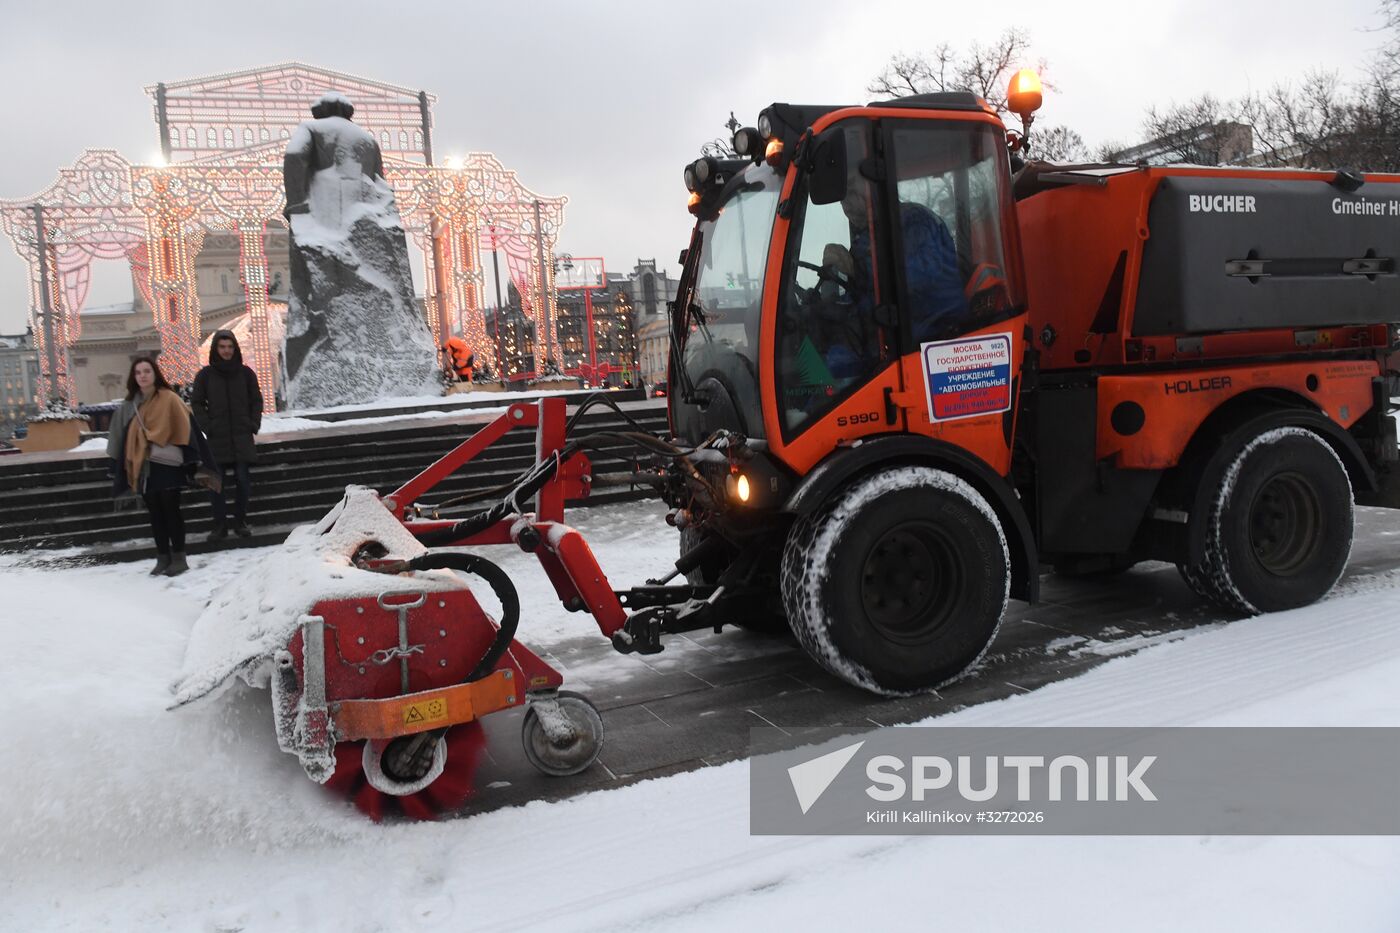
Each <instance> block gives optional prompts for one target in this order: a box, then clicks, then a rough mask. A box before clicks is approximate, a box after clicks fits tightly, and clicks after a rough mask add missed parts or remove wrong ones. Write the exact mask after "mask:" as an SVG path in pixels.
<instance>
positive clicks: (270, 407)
mask: <svg viewBox="0 0 1400 933" xmlns="http://www.w3.org/2000/svg"><path fill="white" fill-rule="evenodd" d="M266 229H267V227H266V224H265V223H264V221H263V220H262V218H242V219H240V220H239V221H238V278H239V280H240V281H241V282H242V283H243V294H244V298H245V303H246V306H247V308H248V327H249V332H250V338H251V344H252V346H251V347H249V351H250V352H251V354H252V368H253V372H254V374H256V375H257V377H258V389H259V390H260V391H261V392H262V397H263V411H264V412H273V411H276V410H277V389H276V382H275V380H274V379H273V368H274V364H273V359H274V357H273V354H272V343H271V340H270V339H269V337H268V327H267V254H266V252H265V250H264V248H263V235H264V233H265V232H266Z"/></svg>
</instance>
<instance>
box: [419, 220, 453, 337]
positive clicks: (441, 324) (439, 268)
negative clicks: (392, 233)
mask: <svg viewBox="0 0 1400 933" xmlns="http://www.w3.org/2000/svg"><path fill="white" fill-rule="evenodd" d="M431 236H432V244H433V251H432V252H433V261H432V270H431V272H430V274H429V276H428V277H429V278H430V279H431V280H432V282H433V290H434V292H435V293H436V294H435V295H434V297H433V301H432V302H431V303H428V306H427V307H426V308H424V310H425V311H426V312H427V315H428V327H429V328H430V329H431V330H432V332H433V341H434V343H435V344H436V345H437V346H439V347H441V346H442V344H443V341H445V340H447V338H448V337H450V336H452V305H453V301H452V226H451V225H450V224H445V223H443V222H442V221H441V220H439V219H438V218H437V217H436V216H434V217H433V221H432V233H431Z"/></svg>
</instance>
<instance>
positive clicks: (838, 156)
mask: <svg viewBox="0 0 1400 933" xmlns="http://www.w3.org/2000/svg"><path fill="white" fill-rule="evenodd" d="M807 152H808V153H809V155H808V157H807V158H806V159H804V160H803V168H804V170H805V171H806V172H807V196H808V197H809V198H811V199H812V203H813V204H835V203H836V202H837V201H840V200H841V199H842V198H844V197H845V196H846V131H845V130H844V129H842V128H841V127H839V126H833V127H832V128H831V129H829V130H827V131H826V132H824V133H822V134H821V135H820V136H815V137H813V138H812V139H809V140H808V141H807Z"/></svg>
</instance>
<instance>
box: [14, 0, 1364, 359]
mask: <svg viewBox="0 0 1400 933" xmlns="http://www.w3.org/2000/svg"><path fill="white" fill-rule="evenodd" d="M1376 7H1377V2H1376V0H1334V2H1331V3H1327V4H1325V5H1321V6H1320V5H1319V4H1318V3H1316V2H1315V0H1314V2H1307V3H1304V2H1301V0H1272V2H1267V3H1266V2H1259V0H1243V2H1229V0H1182V2H1172V0H1163V2H1160V3H1157V4H1154V5H1152V6H1151V7H1147V6H1146V5H1142V6H1140V5H1138V4H1134V3H1121V2H1120V3H1114V4H1106V3H1098V4H1096V3H1087V2H1086V3H1078V4H1061V3H1046V2H1043V0H1042V2H1038V3H1029V2H1020V0H1004V2H1001V3H997V4H966V3H957V4H954V3H929V2H904V3H900V2H891V0H845V2H835V0H806V2H804V3H802V4H792V3H766V2H757V3H731V4H719V3H707V2H704V0H698V2H697V0H691V2H686V3H670V2H660V0H653V2H650V3H620V2H619V3H606V4H603V3H599V4H587V3H579V2H571V3H559V2H553V0H550V2H534V0H525V2H519V0H517V2H505V3H481V2H471V0H455V2H446V3H436V2H431V0H424V2H419V3H416V4H404V5H397V4H392V3H384V2H382V0H377V2H374V3H362V2H357V0H337V2H336V3H335V4H309V3H308V4H292V3H287V2H285V0H282V2H277V3H269V2H264V0H234V2H229V3H194V2H189V0H185V2H180V3H162V2H151V0H126V2H120V3H111V2H108V3H101V4H95V3H85V2H81V0H69V2H66V3H55V4H40V3H35V2H34V0H0V86H3V87H4V88H5V91H4V93H3V95H0V134H3V135H0V153H3V161H0V198H23V197H26V196H29V195H32V194H34V193H36V192H38V191H39V190H41V189H43V188H44V187H46V186H48V185H49V184H50V183H51V182H52V181H53V179H54V174H55V171H56V169H57V168H58V167H60V166H63V165H68V164H71V163H72V161H73V160H74V159H75V158H76V157H77V156H78V155H79V154H80V153H81V151H82V150H83V149H84V148H87V147H112V148H115V149H117V150H119V151H120V152H122V153H123V154H124V155H125V156H126V157H127V158H128V159H131V160H133V161H145V160H148V159H150V158H151V157H152V156H153V155H154V154H157V153H159V140H158V137H157V133H156V129H155V124H154V118H153V116H152V106H151V100H150V98H148V97H146V95H145V94H144V93H143V92H142V88H143V87H144V86H146V85H148V84H154V83H156V82H157V81H166V82H174V81H180V80H184V79H187V78H192V77H198V76H201V75H210V74H216V73H220V72H225V71H235V70H241V69H245V68H250V67H255V66H259V65H267V64H275V63H278V62H283V61H289V60H299V61H303V62H306V63H308V64H313V65H319V66H323V67H326V68H330V69H335V70H339V71H346V72H350V73H354V74H361V75H364V76H366V77H370V78H377V79H380V80H383V81H386V82H390V83H394V84H399V85H403V86H407V87H414V88H423V89H426V90H428V91H430V92H432V93H434V94H436V95H437V96H438V104H437V108H436V111H435V125H434V150H435V154H436V155H437V156H438V158H439V160H440V159H441V158H442V157H444V156H447V155H451V154H453V153H466V152H468V151H480V150H484V151H489V152H494V153H495V154H496V155H497V156H498V157H499V158H500V159H501V161H502V162H504V163H505V165H506V166H507V167H510V168H513V169H515V170H516V171H517V172H518V173H519V177H520V180H521V181H522V183H524V184H525V185H527V186H528V187H530V188H532V189H534V190H536V191H538V192H540V193H543V194H548V195H560V194H562V195H567V196H568V197H569V205H568V208H567V213H566V219H565V226H564V230H563V234H562V237H561V240H560V243H559V250H560V251H566V252H571V253H573V254H575V255H578V256H596V255H602V256H604V257H606V258H607V260H608V267H609V269H611V270H614V271H626V270H630V269H631V268H632V265H633V263H634V261H635V260H636V259H637V258H638V257H656V259H657V260H658V262H659V263H660V264H661V266H662V267H663V268H669V269H671V270H672V271H673V272H674V271H676V269H677V266H676V255H677V253H678V252H679V251H680V249H681V247H682V246H683V245H684V243H685V240H686V236H687V231H688V228H689V226H690V224H689V223H688V221H689V220H690V218H689V215H688V214H687V213H686V211H685V196H686V192H685V189H684V186H683V184H682V181H681V169H682V167H683V166H684V164H685V163H686V162H687V161H688V160H690V159H692V158H694V157H695V156H696V155H697V154H698V147H699V145H700V144H701V143H702V142H704V141H705V140H707V139H710V138H713V137H714V136H716V135H720V134H723V133H724V130H723V129H722V124H723V122H724V121H725V120H726V119H727V118H728V116H729V112H730V110H731V109H732V110H734V111H735V113H736V115H737V116H738V117H739V119H740V120H742V121H743V122H744V123H746V124H752V122H753V121H754V119H755V118H756V116H757V114H758V111H759V110H760V109H761V108H762V107H763V106H764V105H766V104H768V103H771V102H772V101H774V100H786V101H792V102H798V103H847V102H850V103H855V102H861V101H864V100H866V99H867V97H868V95H867V94H866V92H865V87H866V85H867V84H868V83H869V82H870V80H871V78H872V77H874V76H875V75H876V74H878V73H879V72H880V70H881V69H882V67H883V66H884V64H885V63H886V62H887V61H888V60H889V58H890V56H891V54H893V53H895V52H900V51H904V52H920V51H924V50H929V49H932V48H933V47H934V46H936V45H937V44H938V43H939V42H941V41H948V42H951V43H953V44H954V45H955V46H965V45H967V44H968V43H970V42H971V41H974V40H979V39H980V40H990V39H992V38H994V37H995V36H996V35H997V34H998V33H1000V32H1001V31H1002V30H1003V29H1005V28H1006V27H1008V26H1013V25H1015V26H1021V27H1023V28H1025V29H1026V30H1028V31H1029V33H1030V35H1031V38H1032V41H1033V42H1034V47H1035V56H1036V57H1038V58H1044V59H1046V60H1047V61H1048V63H1049V71H1048V76H1049V77H1050V79H1051V80H1052V81H1053V82H1054V83H1055V85H1056V90H1055V91H1054V92H1053V93H1050V94H1047V99H1046V103H1045V106H1044V108H1043V110H1042V111H1041V114H1040V120H1041V122H1042V123H1044V124H1046V125H1053V124H1066V125H1069V126H1071V127H1073V128H1074V129H1076V130H1078V131H1079V133H1080V134H1081V135H1082V136H1083V137H1084V138H1085V140H1086V141H1087V142H1088V143H1089V144H1090V146H1094V145H1096V144H1097V143H1099V142H1102V141H1104V140H1107V139H1113V140H1119V141H1123V142H1136V141H1138V140H1139V137H1140V132H1139V127H1140V123H1141V114H1142V111H1143V109H1144V108H1145V107H1146V106H1147V105H1148V104H1150V103H1154V102H1155V103H1166V102H1169V101H1171V100H1173V99H1175V100H1179V101H1184V100H1187V99H1189V98H1191V97H1194V96H1196V95H1198V94H1200V93H1202V92H1206V91H1209V92H1211V93H1214V94H1216V95H1218V96H1221V97H1232V96H1236V95H1238V94H1241V93H1244V92H1246V91H1248V90H1251V89H1264V88H1267V87H1268V86H1270V85H1271V84H1273V83H1275V82H1276V81H1279V80H1282V79H1285V78H1288V77H1290V76H1296V75H1298V74H1300V73H1302V72H1303V71H1305V70H1307V69H1309V68H1313V67H1326V68H1332V69H1337V70H1339V71H1340V72H1341V73H1342V75H1343V76H1344V77H1345V78H1348V79H1352V78H1359V77H1360V71H1359V66H1360V65H1361V63H1363V62H1364V60H1365V58H1366V56H1367V55H1368V53H1369V52H1370V51H1371V50H1372V49H1374V48H1375V47H1376V46H1377V45H1378V44H1379V42H1380V36H1379V35H1378V34H1377V33H1375V32H1373V31H1371V30H1373V29H1374V28H1375V27H1377V26H1378V25H1379V23H1380V17H1379V15H1378V13H1377V12H1376ZM1027 64H1033V62H1027ZM0 239H2V238H0ZM119 278H120V277H119V276H117V275H114V274H112V272H110V271H104V272H102V273H100V274H99V276H98V282H99V283H102V284H101V287H100V288H99V290H98V292H97V293H96V294H94V295H93V296H92V297H91V298H90V299H89V303H90V304H93V303H100V302H102V301H111V300H120V299H121V298H126V297H129V294H128V295H120V296H119V295H114V294H113V293H112V285H111V283H112V282H113V281H114V280H118V279H119ZM416 285H417V287H418V289H419V291H422V288H423V283H422V282H421V281H420V282H417V283H416ZM128 291H129V290H128ZM28 300H29V298H28V292H27V289H26V287H25V280H24V266H23V263H22V262H21V261H20V260H19V258H18V257H17V256H16V255H15V253H14V252H13V250H12V249H11V247H10V246H9V243H8V240H5V241H4V242H0V332H8V333H13V332H15V331H20V330H23V328H24V322H25V318H26V313H27V311H26V306H27V304H28Z"/></svg>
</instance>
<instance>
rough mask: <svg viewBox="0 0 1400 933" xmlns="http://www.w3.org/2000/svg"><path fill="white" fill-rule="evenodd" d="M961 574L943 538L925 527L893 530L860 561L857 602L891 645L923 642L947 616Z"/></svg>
mask: <svg viewBox="0 0 1400 933" xmlns="http://www.w3.org/2000/svg"><path fill="white" fill-rule="evenodd" d="M964 578H965V573H964V569H963V564H962V557H961V555H960V554H959V552H958V550H957V548H956V547H955V546H954V544H953V542H952V541H951V540H949V538H948V536H947V534H946V533H945V532H944V531H943V530H942V529H940V528H938V527H937V526H935V525H932V524H930V523H926V522H918V523H916V522H909V523H905V524H902V525H898V526H896V527H895V528H892V529H890V530H889V531H887V532H886V533H885V534H884V535H883V536H881V537H880V538H879V539H878V540H877V541H876V542H875V545H874V546H873V547H872V548H871V549H870V553H869V554H868V555H867V556H866V558H865V564H864V566H863V568H862V572H861V601H862V603H863V604H864V607H865V612H866V614H867V616H868V617H869V618H870V621H871V623H872V624H873V625H874V626H875V627H876V628H878V629H879V630H880V631H881V632H882V634H884V636H885V637H887V638H889V639H890V640H891V641H895V642H900V643H905V644H916V643H918V642H921V641H923V640H925V639H927V638H928V637H929V636H930V635H931V634H932V633H933V632H934V631H935V630H937V629H938V627H939V626H941V625H942V624H943V623H944V622H946V621H947V619H948V617H949V616H950V615H951V613H952V609H953V604H954V603H955V602H956V598H955V596H956V593H957V592H958V590H959V589H960V588H961V586H962V584H963V580H964Z"/></svg>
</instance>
